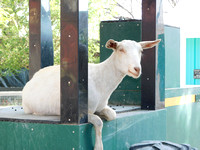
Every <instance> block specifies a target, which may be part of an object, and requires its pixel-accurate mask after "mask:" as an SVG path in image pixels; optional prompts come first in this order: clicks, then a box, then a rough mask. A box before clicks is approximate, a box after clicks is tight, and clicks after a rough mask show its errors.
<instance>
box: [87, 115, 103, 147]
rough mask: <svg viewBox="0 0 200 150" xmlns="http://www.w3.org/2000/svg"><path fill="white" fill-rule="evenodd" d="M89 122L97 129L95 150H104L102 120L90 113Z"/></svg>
mask: <svg viewBox="0 0 200 150" xmlns="http://www.w3.org/2000/svg"><path fill="white" fill-rule="evenodd" d="M88 122H90V123H92V124H93V125H94V129H95V134H96V135H95V146H94V150H103V143H102V128H103V122H102V120H101V118H100V117H99V116H97V115H95V114H92V113H88Z"/></svg>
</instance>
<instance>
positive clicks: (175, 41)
mask: <svg viewBox="0 0 200 150" xmlns="http://www.w3.org/2000/svg"><path fill="white" fill-rule="evenodd" d="M177 87H180V29H179V28H176V27H170V26H165V88H177Z"/></svg>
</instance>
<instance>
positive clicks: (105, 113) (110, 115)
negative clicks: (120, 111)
mask: <svg viewBox="0 0 200 150" xmlns="http://www.w3.org/2000/svg"><path fill="white" fill-rule="evenodd" d="M99 115H100V116H102V117H104V118H105V119H106V120H107V121H111V120H114V119H115V118H116V112H115V111H114V110H113V109H112V108H110V107H109V106H106V107H105V108H104V109H103V110H102V111H101V112H100V113H99Z"/></svg>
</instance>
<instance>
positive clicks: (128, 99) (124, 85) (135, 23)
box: [100, 20, 141, 105]
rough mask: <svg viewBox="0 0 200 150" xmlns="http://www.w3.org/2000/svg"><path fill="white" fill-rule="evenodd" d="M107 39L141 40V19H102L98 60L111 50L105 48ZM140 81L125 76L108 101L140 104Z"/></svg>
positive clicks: (101, 59)
mask: <svg viewBox="0 0 200 150" xmlns="http://www.w3.org/2000/svg"><path fill="white" fill-rule="evenodd" d="M109 39H114V40H116V41H122V40H125V39H126V40H134V41H141V21H140V20H123V21H103V22H101V24H100V61H101V62H102V61H104V60H106V59H107V58H108V57H109V56H110V55H111V53H112V50H109V49H106V48H105V44H106V42H107V41H108V40H109ZM140 85H141V83H140V78H139V79H133V78H131V77H128V76H127V77H125V78H124V80H123V81H122V82H121V84H120V85H119V86H118V88H117V89H116V90H115V91H114V92H113V94H112V95H111V97H110V100H109V103H110V104H115V105H140V104H141V88H140V87H141V86H140Z"/></svg>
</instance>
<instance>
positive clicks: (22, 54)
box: [0, 0, 117, 76]
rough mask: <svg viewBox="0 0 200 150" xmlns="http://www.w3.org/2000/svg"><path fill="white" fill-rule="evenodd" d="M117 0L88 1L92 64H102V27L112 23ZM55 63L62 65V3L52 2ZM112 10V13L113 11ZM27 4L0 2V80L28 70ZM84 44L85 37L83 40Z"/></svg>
mask: <svg viewBox="0 0 200 150" xmlns="http://www.w3.org/2000/svg"><path fill="white" fill-rule="evenodd" d="M115 4H116V0H89V26H88V28H89V39H88V52H89V54H88V56H89V62H91V63H98V62H99V60H100V59H99V41H100V39H99V24H100V22H101V21H102V20H108V19H112V18H113V16H115V15H116V14H117V12H114V11H113V10H114V7H115ZM50 8H51V20H52V30H53V45H54V63H55V64H59V63H60V0H50ZM111 8H112V9H111ZM28 18H29V6H28V0H25V1H23V2H22V1H21V0H1V1H0V76H4V75H8V74H10V73H16V72H17V70H20V69H21V68H27V69H28V68H29V22H28ZM82 39H83V40H86V39H84V37H82Z"/></svg>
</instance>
